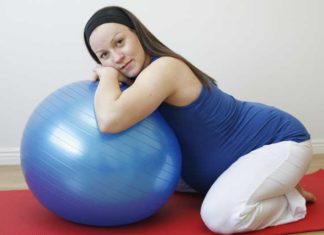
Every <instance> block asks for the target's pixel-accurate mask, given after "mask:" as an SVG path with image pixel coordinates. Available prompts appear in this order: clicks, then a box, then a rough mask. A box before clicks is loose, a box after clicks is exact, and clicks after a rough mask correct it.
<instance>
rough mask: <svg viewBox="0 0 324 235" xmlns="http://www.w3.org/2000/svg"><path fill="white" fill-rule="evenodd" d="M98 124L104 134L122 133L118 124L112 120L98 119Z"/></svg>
mask: <svg viewBox="0 0 324 235" xmlns="http://www.w3.org/2000/svg"><path fill="white" fill-rule="evenodd" d="M97 124H98V128H99V131H100V132H102V133H110V134H116V133H118V132H120V131H121V130H120V128H118V125H117V124H118V123H117V122H116V121H115V120H114V119H112V118H97Z"/></svg>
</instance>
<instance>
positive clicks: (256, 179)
mask: <svg viewBox="0 0 324 235" xmlns="http://www.w3.org/2000/svg"><path fill="white" fill-rule="evenodd" d="M311 159H312V147H311V144H310V141H305V142H302V143H296V142H293V141H284V142H280V143H276V144H271V145H266V146H263V147H261V148H259V149H256V150H254V151H252V152H250V153H249V154H247V155H245V156H242V157H241V158H239V159H238V160H237V161H236V162H235V163H233V164H232V165H231V166H230V167H229V168H228V169H227V170H226V171H225V172H224V173H223V174H222V175H221V176H220V177H219V178H218V179H217V180H216V181H215V182H214V184H213V185H212V186H211V188H210V189H209V191H208V193H207V194H206V197H205V199H204V201H203V204H202V207H201V217H202V219H203V221H204V223H205V224H206V226H207V227H208V228H209V229H210V230H212V231H214V232H217V233H223V234H231V233H238V232H245V231H252V230H258V229H262V228H265V227H268V226H274V225H279V224H285V223H289V222H293V221H297V220H300V219H302V218H304V217H305V215H306V202H305V199H304V198H303V197H302V196H301V194H300V193H299V192H298V191H297V190H296V189H295V186H296V185H297V184H298V182H299V181H300V179H301V178H302V177H303V175H304V174H305V173H306V171H307V169H308V167H309V164H310V162H311Z"/></svg>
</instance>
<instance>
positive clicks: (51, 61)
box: [0, 0, 324, 162]
mask: <svg viewBox="0 0 324 235" xmlns="http://www.w3.org/2000/svg"><path fill="white" fill-rule="evenodd" d="M114 4H116V5H120V6H123V7H126V8H128V9H129V10H131V11H132V12H134V13H135V14H136V15H137V16H138V17H139V18H140V19H141V20H142V21H143V23H144V24H145V25H146V26H147V27H148V28H149V29H150V30H151V31H152V32H153V33H154V34H155V35H156V36H157V37H158V38H160V39H161V41H163V42H164V43H165V44H166V45H168V46H169V47H170V48H172V49H173V50H175V51H177V52H179V53H180V54H182V55H183V56H185V57H186V58H188V59H189V60H190V61H191V62H193V63H194V64H196V65H197V66H198V67H200V68H201V69H202V70H204V71H206V72H207V73H209V74H210V75H212V76H213V77H215V78H216V79H217V81H218V83H219V85H220V87H221V88H222V89H223V90H225V91H227V92H229V93H231V94H233V95H234V96H236V97H237V98H239V99H244V100H251V101H258V102H263V103H266V104H270V105H274V106H277V107H279V108H282V109H284V110H286V111H288V112H290V113H292V114H293V115H295V116H296V117H297V118H299V119H300V120H301V121H302V122H303V123H304V124H305V126H306V127H307V128H308V130H309V131H310V133H311V134H312V138H313V143H314V145H315V148H316V151H317V152H319V151H324V125H323V121H324V112H323V111H322V110H323V106H324V95H323V88H324V81H323V77H324V66H323V65H324V64H323V61H324V46H323V41H324V32H323V31H324V30H323V28H324V27H323V22H324V15H323V14H322V12H323V9H324V1H321V0H244V1H243V0H237V1H226V0H222V1H215V0H200V1H198V0H192V1H188V0H178V1H174V0H172V1H171V0H154V1H152V0H141V1H132V0H128V1H126V0H124V1H101V0H96V1H93V0H92V1H76V0H70V1H63V0H24V1H22V0H0V40H1V41H0V74H1V85H0V112H1V115H0V162H1V157H2V160H3V159H6V160H5V161H9V162H10V159H12V158H13V157H17V155H18V149H19V145H20V138H21V136H22V132H23V128H24V125H25V123H26V121H27V119H28V117H29V115H30V114H31V112H32V111H33V109H34V108H35V106H36V105H37V104H38V103H39V102H40V101H41V100H42V99H43V98H44V97H45V96H46V95H48V94H49V93H51V92H52V91H54V90H55V89H57V88H58V87H61V86H63V85H65V84H67V83H71V82H73V81H77V80H84V79H87V77H88V76H89V75H90V70H91V68H92V67H93V65H94V62H93V61H92V59H91V58H90V56H89V55H88V53H87V51H86V49H85V47H84V44H83V34H82V33H83V27H84V25H85V23H86V21H87V19H88V18H89V17H90V16H91V15H92V13H94V12H95V11H96V10H97V9H99V8H101V7H103V6H106V5H114ZM3 161H4V160H3Z"/></svg>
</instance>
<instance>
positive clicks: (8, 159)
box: [0, 148, 20, 166]
mask: <svg viewBox="0 0 324 235" xmlns="http://www.w3.org/2000/svg"><path fill="white" fill-rule="evenodd" d="M5 165H20V152H19V148H0V166H5Z"/></svg>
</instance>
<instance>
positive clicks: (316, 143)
mask: <svg viewBox="0 0 324 235" xmlns="http://www.w3.org/2000/svg"><path fill="white" fill-rule="evenodd" d="M312 146H313V152H314V154H323V153H324V139H322V140H312Z"/></svg>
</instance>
